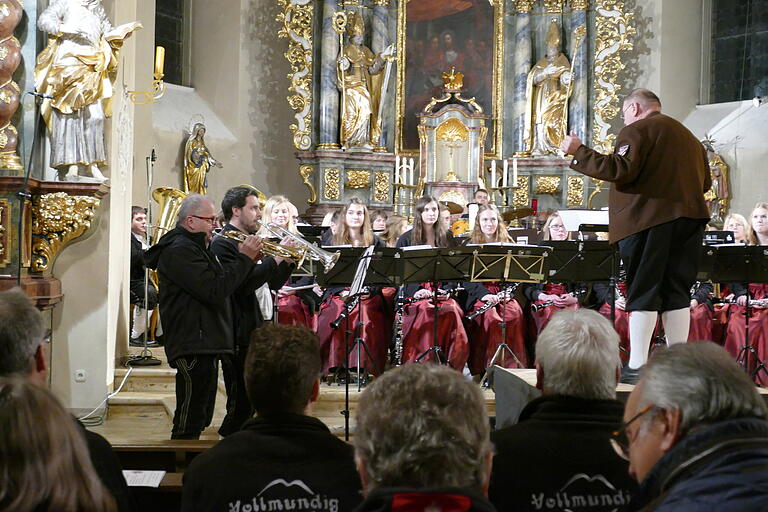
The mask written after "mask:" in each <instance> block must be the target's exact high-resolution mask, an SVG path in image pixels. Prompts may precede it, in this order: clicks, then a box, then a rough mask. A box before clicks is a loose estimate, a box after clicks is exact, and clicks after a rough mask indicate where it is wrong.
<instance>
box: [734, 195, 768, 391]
mask: <svg viewBox="0 0 768 512" xmlns="http://www.w3.org/2000/svg"><path fill="white" fill-rule="evenodd" d="M749 221H750V222H749V224H750V225H749V230H748V231H747V243H748V244H749V245H768V203H757V204H756V205H755V208H754V209H753V210H752V214H751V215H750V217H749ZM729 286H730V289H731V292H732V293H733V300H734V302H735V304H733V305H732V307H731V308H729V310H730V315H729V319H728V324H727V325H726V328H725V329H726V332H725V349H726V350H727V351H728V352H730V353H731V354H732V355H733V356H734V357H736V356H737V355H738V354H739V351H740V350H741V348H742V346H743V345H744V342H745V327H746V325H745V324H746V321H745V316H746V306H747V301H750V303H749V305H750V308H751V311H750V318H749V345H750V346H751V347H754V348H755V350H756V351H757V357H758V358H760V360H761V361H765V360H766V358H768V332H767V331H768V284H766V283H748V284H747V283H734V284H730V285H729ZM753 363H755V360H754V358H750V368H748V370H749V371H750V373H751V372H752V371H753V370H754V367H753ZM755 381H756V382H757V383H758V384H760V385H762V386H766V385H768V373H766V372H763V371H761V372H759V373H758V374H757V375H756V376H755Z"/></svg>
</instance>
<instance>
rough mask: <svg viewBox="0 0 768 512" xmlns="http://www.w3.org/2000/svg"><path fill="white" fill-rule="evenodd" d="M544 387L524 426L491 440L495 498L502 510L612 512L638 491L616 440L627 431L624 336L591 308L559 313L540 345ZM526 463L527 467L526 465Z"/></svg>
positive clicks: (522, 422) (540, 385) (523, 416)
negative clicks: (620, 394) (621, 386)
mask: <svg viewBox="0 0 768 512" xmlns="http://www.w3.org/2000/svg"><path fill="white" fill-rule="evenodd" d="M536 357H537V359H536V377H537V387H538V388H539V389H541V391H542V396H541V397H539V398H537V399H535V400H533V401H532V402H530V403H529V404H528V405H526V406H525V408H524V409H523V411H522V413H521V414H520V418H519V420H518V421H519V422H518V423H517V424H516V425H512V426H510V427H506V428H503V429H501V430H498V431H496V432H494V433H493V434H492V436H491V440H492V441H493V443H494V445H495V447H496V456H495V457H494V459H493V473H492V476H491V486H490V492H489V497H490V500H491V502H492V503H493V504H494V506H495V507H496V508H497V509H498V510H515V511H518V510H521V511H525V510H531V511H534V510H542V509H543V508H544V507H546V508H547V509H552V508H553V507H550V506H549V505H548V504H551V503H554V504H556V505H557V507H556V508H557V509H558V510H564V509H578V510H589V511H606V512H608V511H612V510H615V509H617V508H620V507H622V506H623V505H626V504H627V503H628V502H629V500H630V497H631V495H632V493H633V492H634V491H635V489H636V487H637V486H636V485H635V483H634V482H633V481H632V479H631V478H629V476H628V475H627V463H626V462H625V461H623V460H622V459H621V458H620V457H618V456H616V454H615V453H614V452H613V450H612V449H611V446H610V443H609V442H608V438H609V435H610V433H611V432H613V431H615V430H616V429H617V428H619V426H620V425H621V414H622V410H623V408H622V405H621V403H620V402H618V401H617V400H616V384H617V382H618V378H619V371H620V370H619V368H620V359H619V337H618V335H617V334H616V331H614V330H613V328H612V327H611V324H610V322H609V321H608V320H606V319H605V318H603V316H602V315H600V314H599V313H597V312H596V311H592V310H589V309H578V310H563V311H560V312H559V313H557V314H555V315H554V316H553V317H552V319H551V320H550V322H549V324H547V326H546V327H545V328H544V330H542V331H541V334H540V335H539V337H538V340H537V342H536ZM521 461H525V462H524V463H521Z"/></svg>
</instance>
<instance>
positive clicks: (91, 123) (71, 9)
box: [35, 0, 141, 181]
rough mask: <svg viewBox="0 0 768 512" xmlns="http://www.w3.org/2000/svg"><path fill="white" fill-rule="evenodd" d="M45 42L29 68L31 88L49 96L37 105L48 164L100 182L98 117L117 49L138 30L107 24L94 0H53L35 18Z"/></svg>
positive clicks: (102, 157) (108, 95)
mask: <svg viewBox="0 0 768 512" xmlns="http://www.w3.org/2000/svg"><path fill="white" fill-rule="evenodd" d="M37 26H38V27H39V28H40V30H42V31H44V32H46V33H47V34H48V45H47V47H46V48H45V49H44V50H43V51H42V52H40V55H38V57H37V63H36V66H35V88H36V89H37V91H38V92H40V93H43V94H45V95H46V96H49V97H50V98H46V99H45V101H44V102H43V104H42V106H41V113H42V115H43V118H44V119H45V122H46V125H47V126H48V133H49V135H50V141H51V157H50V166H51V167H54V168H56V169H57V170H59V171H61V172H64V171H65V170H66V175H65V179H77V177H78V176H79V175H80V174H79V170H80V169H83V170H86V169H87V170H88V172H89V173H90V175H91V176H92V177H93V178H95V179H97V180H100V181H106V179H107V178H106V177H104V175H103V174H102V172H101V170H100V169H99V166H104V165H106V163H107V152H106V147H105V144H104V119H105V117H109V116H111V114H112V109H111V100H112V94H113V85H112V84H113V82H114V80H115V78H116V77H117V68H118V62H119V50H120V48H122V46H123V42H124V41H125V40H126V39H127V38H128V37H130V36H131V34H133V32H134V31H136V30H138V29H140V28H141V24H140V23H137V22H133V23H126V24H124V25H121V26H119V27H115V28H113V27H112V24H111V23H110V22H109V19H108V18H107V14H106V12H105V11H104V8H103V7H102V5H101V1H100V0H53V2H52V3H51V4H50V6H48V8H46V9H45V10H44V11H43V12H42V13H41V14H40V17H39V18H38V21H37Z"/></svg>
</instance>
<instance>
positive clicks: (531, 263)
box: [467, 244, 552, 386]
mask: <svg viewBox="0 0 768 512" xmlns="http://www.w3.org/2000/svg"><path fill="white" fill-rule="evenodd" d="M467 248H468V249H472V262H471V265H472V266H471V270H470V275H469V280H470V281H473V282H483V281H497V282H499V283H500V286H501V288H502V290H503V289H504V286H505V284H506V283H509V282H514V283H540V282H542V281H543V280H544V276H546V275H547V273H548V272H549V265H548V263H549V262H548V260H547V258H548V257H549V256H550V254H552V251H551V250H550V249H549V248H548V247H539V246H518V245H514V244H508V245H476V246H469V247H467ZM508 300H509V298H508V296H507V294H504V295H503V296H502V301H501V305H502V309H501V311H502V314H501V322H499V326H500V327H501V340H500V342H499V343H498V344H497V345H496V351H495V352H494V353H493V358H491V361H490V363H489V364H488V368H491V367H493V366H494V365H495V364H496V362H497V360H498V359H499V358H501V360H502V363H503V362H504V357H505V354H506V353H509V355H510V356H512V358H513V359H514V360H515V362H516V363H517V365H518V366H519V367H521V368H522V366H523V364H522V363H521V362H520V359H518V357H517V355H516V354H515V352H514V350H512V348H511V347H510V346H509V345H507V321H506V320H505V319H504V310H505V308H506V305H507V301H508ZM487 381H488V369H486V371H485V373H484V374H483V377H482V379H481V380H480V385H481V386H483V385H485V383H486V382H487Z"/></svg>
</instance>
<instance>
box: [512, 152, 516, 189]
mask: <svg viewBox="0 0 768 512" xmlns="http://www.w3.org/2000/svg"><path fill="white" fill-rule="evenodd" d="M512 186H513V187H517V157H516V156H515V157H512Z"/></svg>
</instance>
